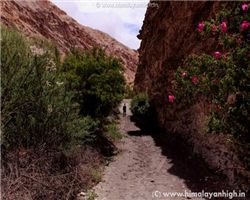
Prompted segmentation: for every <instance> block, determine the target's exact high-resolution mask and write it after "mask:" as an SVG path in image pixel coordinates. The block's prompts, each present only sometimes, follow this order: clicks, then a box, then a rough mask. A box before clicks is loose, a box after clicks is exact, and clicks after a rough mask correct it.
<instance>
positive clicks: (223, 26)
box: [220, 22, 227, 33]
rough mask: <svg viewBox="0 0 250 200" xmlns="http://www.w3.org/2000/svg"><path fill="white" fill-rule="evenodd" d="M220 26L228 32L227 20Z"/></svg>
mask: <svg viewBox="0 0 250 200" xmlns="http://www.w3.org/2000/svg"><path fill="white" fill-rule="evenodd" d="M220 27H221V29H222V31H223V32H224V33H225V32H227V23H226V22H222V23H221V25H220Z"/></svg>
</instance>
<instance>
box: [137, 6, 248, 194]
mask: <svg viewBox="0 0 250 200" xmlns="http://www.w3.org/2000/svg"><path fill="white" fill-rule="evenodd" d="M158 4H159V6H158V9H155V8H148V10H147V12H146V16H145V20H144V23H143V27H142V30H141V31H140V34H139V35H138V38H139V39H141V40H142V41H141V46H140V48H139V65H138V69H137V72H136V77H135V88H136V91H137V92H144V91H147V92H148V93H149V96H150V99H151V102H152V104H153V106H154V107H155V110H156V114H157V118H158V125H159V126H160V127H161V129H162V130H164V132H166V133H168V134H173V135H175V136H177V137H180V138H182V139H183V140H185V141H186V142H187V143H188V144H190V145H191V146H192V148H193V151H194V152H195V153H196V154H197V155H199V156H200V157H202V158H203V159H204V160H205V162H207V164H208V166H209V167H210V168H212V169H214V170H215V171H220V172H222V173H223V174H225V175H226V176H227V177H228V179H229V182H230V183H231V184H235V185H238V186H239V187H240V188H244V189H248V188H250V187H249V185H248V184H249V183H247V178H246V177H247V176H248V177H250V176H249V173H247V172H244V171H242V170H238V169H237V167H240V164H239V162H238V160H237V157H236V155H235V154H234V153H232V152H231V151H230V150H229V148H228V146H229V145H228V140H227V139H228V138H227V137H226V136H225V135H215V134H210V135H209V134H206V133H205V120H206V117H207V115H208V113H209V110H210V109H211V105H209V104H208V102H207V101H206V99H204V98H200V99H197V103H196V104H195V105H193V106H192V107H191V108H188V109H183V107H181V105H176V104H174V103H171V102H169V98H168V95H169V91H170V88H171V84H170V82H171V81H172V80H173V76H174V72H175V71H176V69H177V68H178V66H180V65H181V64H182V62H183V60H185V59H186V58H187V56H188V55H190V54H192V53H195V54H198V55H199V54H201V53H203V52H205V53H208V54H212V53H213V52H214V51H215V49H218V48H217V46H216V43H215V40H214V39H209V40H206V41H205V42H202V41H199V39H198V34H197V32H198V24H199V22H202V21H205V20H209V19H211V18H212V17H213V16H214V15H215V11H216V9H217V8H218V6H219V3H218V2H173V1H171V2H166V1H165V2H158ZM176 148H178V147H176ZM228 169H233V170H228Z"/></svg>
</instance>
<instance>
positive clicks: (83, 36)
mask: <svg viewBox="0 0 250 200" xmlns="http://www.w3.org/2000/svg"><path fill="white" fill-rule="evenodd" d="M1 21H2V23H3V24H5V25H6V26H16V27H17V28H18V30H20V31H21V32H23V33H24V34H25V35H26V36H28V37H32V36H33V35H43V36H45V37H46V38H47V39H51V40H54V41H55V42H56V44H57V45H58V48H59V50H60V51H61V52H62V53H65V52H66V51H69V50H70V48H71V47H72V46H73V45H75V46H76V47H77V48H79V49H81V50H89V49H92V47H94V46H100V47H104V48H106V52H107V53H113V55H114V56H115V57H117V58H121V59H122V63H123V65H124V67H125V77H126V79H127V82H129V83H131V82H133V81H134V76H135V72H136V68H137V64H138V53H137V51H136V50H133V49H130V48H128V47H126V46H125V45H123V44H121V43H119V42H118V41H117V40H115V39H114V38H112V37H111V36H109V35H108V34H106V33H104V32H101V31H99V30H95V29H92V28H89V27H85V26H82V25H80V24H79V23H77V22H76V21H75V20H74V19H72V18H71V17H69V16H68V15H67V13H65V12H64V11H62V10H61V9H59V8H58V7H57V6H55V5H54V4H53V3H51V2H50V1H37V0H34V1H27V0H26V1H1Z"/></svg>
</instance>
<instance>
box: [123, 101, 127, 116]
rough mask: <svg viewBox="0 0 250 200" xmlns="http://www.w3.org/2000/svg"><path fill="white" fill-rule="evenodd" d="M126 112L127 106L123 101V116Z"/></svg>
mask: <svg viewBox="0 0 250 200" xmlns="http://www.w3.org/2000/svg"><path fill="white" fill-rule="evenodd" d="M126 112H127V106H126V104H125V103H124V105H123V116H126Z"/></svg>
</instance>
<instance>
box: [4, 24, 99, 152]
mask: <svg viewBox="0 0 250 200" xmlns="http://www.w3.org/2000/svg"><path fill="white" fill-rule="evenodd" d="M1 37H2V42H1V44H2V46H1V53H2V55H1V64H2V67H1V68H2V76H1V90H2V107H1V111H2V119H1V122H2V140H1V142H2V145H4V147H6V148H8V147H9V148H13V147H19V148H23V147H24V148H28V147H31V146H33V147H35V148H36V147H38V146H39V145H40V144H50V145H52V146H55V147H63V146H65V145H68V146H71V145H69V144H72V143H74V144H76V143H77V142H83V140H84V139H85V138H86V137H91V134H92V132H91V131H90V129H91V127H92V126H94V124H93V123H91V122H88V121H86V120H83V119H80V118H79V117H78V109H79V106H78V104H77V103H72V98H73V97H74V93H73V92H71V91H68V90H67V88H66V85H67V84H66V82H65V81H66V80H65V78H64V77H63V75H62V74H61V73H59V71H58V70H57V65H56V64H55V62H54V59H55V57H54V54H52V53H50V52H46V51H44V50H43V49H39V48H38V47H37V46H35V45H32V46H30V44H29V42H28V41H27V40H26V39H25V38H24V37H23V36H22V35H21V34H20V33H18V32H17V31H15V30H9V29H7V28H5V27H4V26H1Z"/></svg>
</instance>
